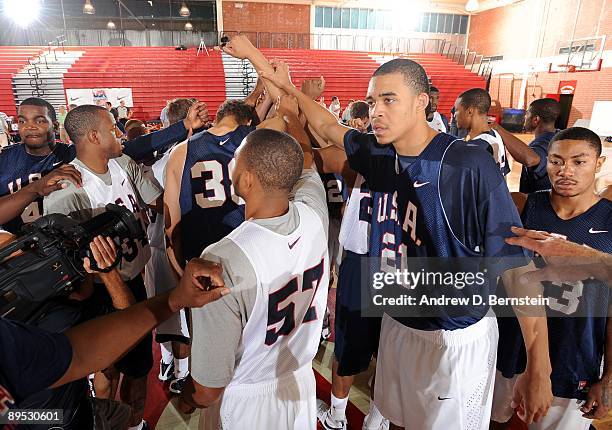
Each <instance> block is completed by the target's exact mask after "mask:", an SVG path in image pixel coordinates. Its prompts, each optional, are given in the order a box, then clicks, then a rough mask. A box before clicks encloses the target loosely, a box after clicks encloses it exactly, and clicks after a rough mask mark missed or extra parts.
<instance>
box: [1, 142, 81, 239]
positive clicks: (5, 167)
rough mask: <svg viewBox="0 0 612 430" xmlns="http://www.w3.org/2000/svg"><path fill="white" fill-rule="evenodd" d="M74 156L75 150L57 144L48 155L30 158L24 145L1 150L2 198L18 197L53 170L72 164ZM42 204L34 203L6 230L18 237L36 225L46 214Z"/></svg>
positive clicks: (71, 147) (8, 225)
mask: <svg viewBox="0 0 612 430" xmlns="http://www.w3.org/2000/svg"><path fill="white" fill-rule="evenodd" d="M75 155H76V151H75V148H74V146H73V145H66V144H64V143H57V144H56V145H55V147H54V148H53V151H52V152H51V153H49V154H48V155H32V154H29V153H28V152H27V151H26V147H25V145H24V144H22V143H19V144H15V145H9V146H6V147H4V148H2V152H0V196H5V195H7V194H13V193H16V192H17V191H19V190H20V189H21V188H22V187H25V186H26V185H28V184H29V183H30V182H32V181H35V180H38V179H40V178H41V177H42V176H44V175H46V174H47V173H49V172H50V171H51V170H53V169H56V168H58V167H59V166H61V165H62V164H66V163H69V162H70V161H72V160H73V159H74V157H75ZM42 202H43V199H42V197H41V198H38V199H36V200H34V201H33V202H32V203H30V204H29V205H28V206H27V207H26V208H25V209H24V211H23V213H22V214H21V215H20V216H18V217H16V218H13V219H12V220H11V221H9V222H7V223H5V224H4V225H3V227H4V229H5V230H8V231H10V232H11V233H18V232H19V229H20V228H21V226H22V225H23V224H27V223H30V222H33V221H36V220H37V219H38V218H40V217H41V216H42V213H43V208H42Z"/></svg>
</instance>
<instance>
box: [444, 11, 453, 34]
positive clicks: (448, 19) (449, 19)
mask: <svg viewBox="0 0 612 430" xmlns="http://www.w3.org/2000/svg"><path fill="white" fill-rule="evenodd" d="M444 32H445V33H452V32H453V15H448V14H447V15H444Z"/></svg>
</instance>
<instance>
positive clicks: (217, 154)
mask: <svg viewBox="0 0 612 430" xmlns="http://www.w3.org/2000/svg"><path fill="white" fill-rule="evenodd" d="M253 130H255V127H250V126H239V127H238V128H237V129H236V130H234V131H232V132H230V133H228V134H226V135H223V136H215V135H213V134H211V133H208V132H207V131H203V132H201V133H198V134H196V135H194V136H193V137H191V138H190V139H189V141H188V143H187V157H186V159H185V166H184V167H183V175H182V180H181V193H180V199H179V202H180V206H181V244H182V250H183V256H184V257H185V259H186V260H187V261H188V260H190V259H191V258H194V257H199V256H200V255H201V254H202V251H203V250H204V248H206V247H207V246H208V245H210V244H213V243H215V242H218V241H219V240H221V239H222V238H223V237H225V236H227V235H228V234H229V233H230V232H231V231H232V230H233V229H235V228H236V227H238V226H239V225H240V224H241V223H242V222H243V221H244V202H243V201H241V199H240V198H239V197H238V196H236V194H235V192H234V187H233V185H232V178H231V172H232V170H233V165H234V163H235V161H234V153H235V152H236V149H237V148H238V147H239V146H240V144H241V143H242V140H243V139H244V138H245V137H246V136H247V135H248V134H249V133H250V132H251V131H253Z"/></svg>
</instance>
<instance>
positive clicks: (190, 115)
mask: <svg viewBox="0 0 612 430" xmlns="http://www.w3.org/2000/svg"><path fill="white" fill-rule="evenodd" d="M209 122H210V116H209V115H208V106H207V105H206V103H204V102H196V103H194V104H193V105H192V106H191V107H190V108H189V112H187V118H185V119H184V120H183V125H184V126H185V128H186V129H187V130H190V129H191V130H195V129H198V128H202V127H204V126H205V125H206V124H208V123H209Z"/></svg>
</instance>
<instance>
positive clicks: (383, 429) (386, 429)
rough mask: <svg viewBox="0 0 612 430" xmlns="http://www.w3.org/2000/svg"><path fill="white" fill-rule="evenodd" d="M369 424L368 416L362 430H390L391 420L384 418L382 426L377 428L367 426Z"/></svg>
mask: <svg viewBox="0 0 612 430" xmlns="http://www.w3.org/2000/svg"><path fill="white" fill-rule="evenodd" d="M367 422H368V416H367V415H366V417H365V418H364V420H363V427H362V428H361V429H362V430H389V420H388V419H386V418H383V420H382V423H380V425H378V426H376V427H372V426H366V423H367Z"/></svg>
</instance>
